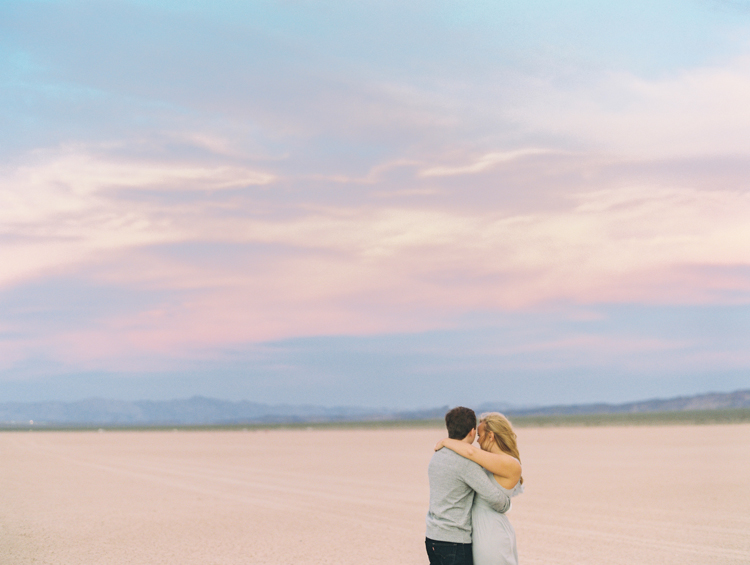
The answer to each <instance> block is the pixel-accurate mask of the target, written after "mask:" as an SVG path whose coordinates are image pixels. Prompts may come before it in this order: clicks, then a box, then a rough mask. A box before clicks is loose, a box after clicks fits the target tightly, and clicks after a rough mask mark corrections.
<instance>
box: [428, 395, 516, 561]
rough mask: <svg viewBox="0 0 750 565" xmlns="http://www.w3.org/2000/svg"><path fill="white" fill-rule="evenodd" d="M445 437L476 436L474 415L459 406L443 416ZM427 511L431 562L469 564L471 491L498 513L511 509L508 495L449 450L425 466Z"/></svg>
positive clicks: (470, 440)
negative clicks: (428, 494) (426, 471)
mask: <svg viewBox="0 0 750 565" xmlns="http://www.w3.org/2000/svg"><path fill="white" fill-rule="evenodd" d="M445 425H446V427H447V428H448V437H450V438H452V439H460V440H462V441H465V442H467V443H469V444H471V443H474V438H475V437H476V426H477V417H476V414H474V411H473V410H472V409H471V408H464V407H463V406H459V407H457V408H454V409H453V410H451V411H449V412H448V413H447V414H446V415H445ZM428 474H429V477H430V510H429V512H428V513H427V536H426V539H425V545H426V546H427V556H428V557H429V558H430V565H472V564H473V560H472V557H471V505H472V503H473V501H474V493H475V492H476V495H477V496H481V497H482V498H484V499H485V500H486V501H487V502H488V503H489V504H490V506H491V507H492V508H493V509H494V510H497V511H498V512H505V511H507V510H508V508H510V497H509V496H508V495H507V494H506V493H505V492H503V491H501V490H500V489H498V488H497V487H495V486H493V485H492V482H491V481H490V479H489V477H487V474H486V473H485V472H484V469H482V468H481V467H480V466H479V465H477V464H476V463H474V462H473V461H469V460H468V459H465V458H464V457H461V456H460V455H458V454H457V453H455V452H453V451H451V450H450V449H440V450H439V451H436V452H435V454H434V455H433V456H432V460H431V461H430V466H429V468H428Z"/></svg>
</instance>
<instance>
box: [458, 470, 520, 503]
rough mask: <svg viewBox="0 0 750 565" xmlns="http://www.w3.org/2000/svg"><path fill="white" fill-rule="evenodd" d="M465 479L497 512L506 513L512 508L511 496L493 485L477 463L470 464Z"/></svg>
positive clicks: (464, 474) (464, 475) (465, 472)
mask: <svg viewBox="0 0 750 565" xmlns="http://www.w3.org/2000/svg"><path fill="white" fill-rule="evenodd" d="M463 479H464V482H466V484H467V485H469V486H470V487H471V488H472V489H474V491H475V492H476V493H477V494H478V495H479V496H481V497H482V498H484V499H485V500H486V501H487V502H488V503H489V505H490V506H491V507H492V509H493V510H495V511H496V512H500V513H505V512H507V511H508V509H509V508H510V496H508V493H506V492H505V491H504V490H502V489H501V488H500V485H497V484H495V485H493V484H492V480H491V479H490V478H489V477H488V476H487V474H486V473H485V472H484V471H483V470H482V468H481V467H480V466H479V465H477V464H476V463H471V462H468V465H466V470H465V471H464V473H463Z"/></svg>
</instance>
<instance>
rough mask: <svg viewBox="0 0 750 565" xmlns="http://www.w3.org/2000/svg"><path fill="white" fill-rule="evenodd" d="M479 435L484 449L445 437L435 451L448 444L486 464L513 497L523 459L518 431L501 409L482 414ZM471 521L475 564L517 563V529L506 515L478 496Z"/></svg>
mask: <svg viewBox="0 0 750 565" xmlns="http://www.w3.org/2000/svg"><path fill="white" fill-rule="evenodd" d="M477 436H478V440H479V446H480V447H481V449H477V448H476V447H474V446H473V445H470V444H468V443H466V442H464V441H461V440H457V439H444V440H442V441H441V442H440V443H438V444H437V445H436V446H435V451H437V450H438V449H441V448H443V447H447V448H448V449H450V450H452V451H455V452H456V453H458V454H459V455H461V456H463V457H466V458H467V459H471V460H472V461H474V462H475V463H478V464H479V465H481V466H482V467H484V469H485V472H486V473H487V475H488V476H489V477H490V478H491V479H492V478H494V479H495V482H496V483H497V485H498V488H501V489H504V490H505V491H507V492H508V494H509V495H510V496H511V497H513V496H517V495H519V494H521V493H522V492H523V477H522V476H521V458H520V456H519V455H518V446H517V445H516V434H515V432H514V431H513V427H512V426H511V425H510V422H509V421H508V419H507V418H506V417H505V416H503V415H502V414H499V413H498V412H490V413H489V414H482V416H481V417H480V419H479V426H478V427H477ZM471 524H472V534H471V542H472V553H473V556H474V565H518V550H517V549H516V532H515V531H514V530H513V526H511V524H510V520H508V517H507V516H506V515H505V514H500V513H499V512H495V511H494V510H493V509H492V508H490V506H489V505H488V504H487V503H486V502H485V501H484V500H482V499H481V498H480V497H478V496H475V497H474V505H473V506H472V508H471Z"/></svg>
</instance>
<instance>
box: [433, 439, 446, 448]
mask: <svg viewBox="0 0 750 565" xmlns="http://www.w3.org/2000/svg"><path fill="white" fill-rule="evenodd" d="M444 441H445V440H444V439H441V440H440V441H439V442H437V443H436V444H435V451H438V450H440V449H443V448H444V447H445V445H444V444H443V442H444Z"/></svg>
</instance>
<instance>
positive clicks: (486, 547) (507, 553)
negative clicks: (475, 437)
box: [471, 470, 523, 565]
mask: <svg viewBox="0 0 750 565" xmlns="http://www.w3.org/2000/svg"><path fill="white" fill-rule="evenodd" d="M485 472H486V473H487V475H488V476H489V478H490V480H491V481H492V483H493V484H494V485H495V486H496V487H497V488H499V489H500V490H504V491H505V492H507V493H508V494H509V495H510V496H511V497H514V496H518V495H519V494H521V493H522V492H523V485H522V484H521V483H520V481H519V482H518V484H516V486H515V487H513V488H512V489H507V488H504V487H502V486H500V485H499V484H498V483H497V481H496V480H495V477H494V475H493V474H492V473H490V472H489V471H487V470H485ZM471 530H472V531H471V550H472V553H473V556H474V565H518V550H517V549H516V532H515V530H514V529H513V526H511V524H510V520H508V516H506V515H505V514H501V513H500V512H496V511H494V510H493V509H492V508H490V505H489V504H487V502H485V501H484V500H483V499H481V498H480V497H478V496H476V495H475V496H474V504H473V505H472V507H471Z"/></svg>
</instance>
